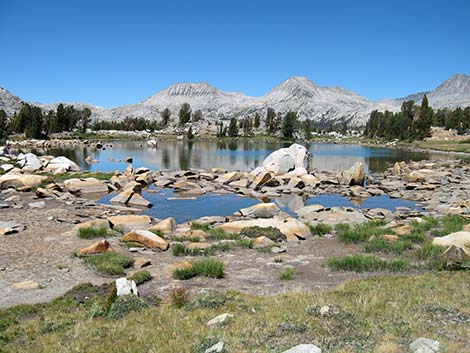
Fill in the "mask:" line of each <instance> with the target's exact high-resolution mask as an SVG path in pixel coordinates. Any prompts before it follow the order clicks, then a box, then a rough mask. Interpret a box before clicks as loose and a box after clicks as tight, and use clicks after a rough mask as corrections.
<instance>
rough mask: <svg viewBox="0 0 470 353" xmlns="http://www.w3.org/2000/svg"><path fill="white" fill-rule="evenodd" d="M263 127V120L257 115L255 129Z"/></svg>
mask: <svg viewBox="0 0 470 353" xmlns="http://www.w3.org/2000/svg"><path fill="white" fill-rule="evenodd" d="M260 125H261V118H260V116H259V114H258V113H256V114H255V122H254V125H253V126H254V127H255V129H257V128H259V126H260Z"/></svg>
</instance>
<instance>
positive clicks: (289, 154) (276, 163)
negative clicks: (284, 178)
mask: <svg viewBox="0 0 470 353" xmlns="http://www.w3.org/2000/svg"><path fill="white" fill-rule="evenodd" d="M262 167H263V168H264V169H265V170H267V171H268V172H272V173H273V174H274V175H282V174H286V173H288V172H290V171H291V170H294V169H295V168H305V169H307V167H308V152H307V149H306V148H305V147H304V146H301V145H299V144H296V143H294V144H292V145H291V146H290V147H288V148H281V149H279V150H276V151H274V152H272V153H271V154H270V155H269V156H267V157H266V159H265V160H264V161H263V163H262Z"/></svg>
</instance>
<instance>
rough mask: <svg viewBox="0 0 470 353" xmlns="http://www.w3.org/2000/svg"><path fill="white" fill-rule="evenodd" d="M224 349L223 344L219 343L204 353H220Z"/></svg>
mask: <svg viewBox="0 0 470 353" xmlns="http://www.w3.org/2000/svg"><path fill="white" fill-rule="evenodd" d="M223 349H224V342H223V341H220V342H217V343H216V344H214V345H213V346H212V347H209V348H207V349H206V350H205V351H204V353H220V352H222V351H223Z"/></svg>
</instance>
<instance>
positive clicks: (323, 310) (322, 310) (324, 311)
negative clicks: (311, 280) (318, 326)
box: [320, 305, 330, 316]
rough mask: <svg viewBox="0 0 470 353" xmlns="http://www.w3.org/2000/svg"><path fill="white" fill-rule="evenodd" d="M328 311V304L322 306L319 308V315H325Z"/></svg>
mask: <svg viewBox="0 0 470 353" xmlns="http://www.w3.org/2000/svg"><path fill="white" fill-rule="evenodd" d="M329 312H330V307H329V306H328V305H325V306H322V307H321V308H320V315H321V316H325V315H327V314H328V313H329Z"/></svg>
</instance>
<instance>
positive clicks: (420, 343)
mask: <svg viewBox="0 0 470 353" xmlns="http://www.w3.org/2000/svg"><path fill="white" fill-rule="evenodd" d="M439 346H440V344H439V342H438V341H433V340H430V339H428V338H424V337H420V338H418V339H416V340H415V341H413V342H412V343H411V344H410V350H411V351H412V352H413V353H436V352H439V349H440V348H439Z"/></svg>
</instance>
